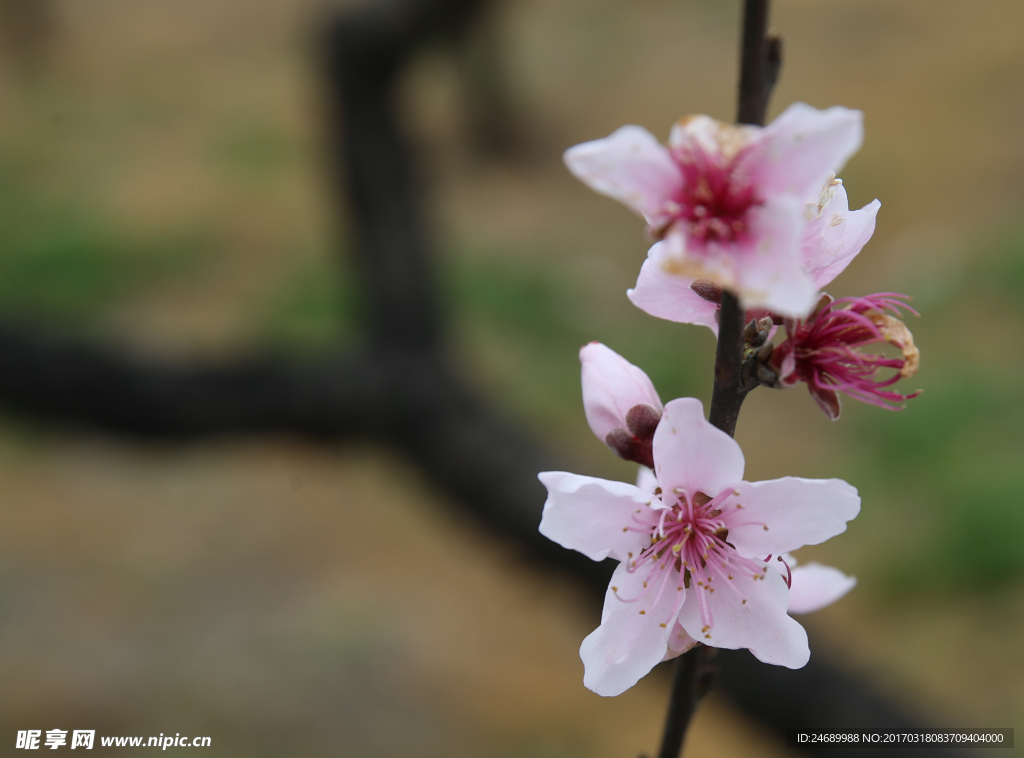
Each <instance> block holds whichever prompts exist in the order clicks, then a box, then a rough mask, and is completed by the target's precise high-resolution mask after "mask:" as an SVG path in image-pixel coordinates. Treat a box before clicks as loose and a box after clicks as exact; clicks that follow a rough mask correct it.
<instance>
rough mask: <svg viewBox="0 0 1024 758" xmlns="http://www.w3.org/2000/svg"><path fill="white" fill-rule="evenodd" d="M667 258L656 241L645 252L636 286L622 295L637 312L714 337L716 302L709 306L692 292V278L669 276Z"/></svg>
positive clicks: (677, 275)
mask: <svg viewBox="0 0 1024 758" xmlns="http://www.w3.org/2000/svg"><path fill="white" fill-rule="evenodd" d="M668 258H669V253H668V249H667V245H666V243H665V242H658V243H657V244H655V245H654V247H652V248H651V249H650V251H649V252H648V253H647V260H646V261H644V265H643V267H642V268H641V269H640V276H639V277H638V278H637V280H636V287H634V288H633V289H631V290H627V292H626V296H627V297H628V298H629V299H630V301H631V302H632V303H633V305H635V306H636V307H637V308H639V309H640V310H642V311H644V312H645V313H649V314H650V315H652V316H655V317H657V318H663V319H667V320H669V321H675V322H677V323H681V324H700V325H702V326H706V327H708V328H710V329H711V331H713V332H714V333H715V334H718V322H717V321H716V320H715V313H716V312H717V311H718V305H717V304H716V303H710V302H708V301H707V300H705V299H704V298H702V297H701V296H700V295H698V294H697V293H696V292H694V291H693V290H692V289H690V284H692V283H693V277H689V276H684V275H682V274H671V273H669V272H668V271H667V270H666V262H667V259H668Z"/></svg>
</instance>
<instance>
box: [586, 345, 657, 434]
mask: <svg viewBox="0 0 1024 758" xmlns="http://www.w3.org/2000/svg"><path fill="white" fill-rule="evenodd" d="M580 363H581V364H582V379H583V409H584V411H585V412H586V414H587V423H589V424H590V428H591V430H592V431H593V432H594V434H595V435H597V438H598V439H599V440H601V442H604V441H605V438H606V437H607V436H608V432H610V431H612V430H613V429H625V428H626V414H627V413H628V412H629V409H630V408H632V407H633V406H635V405H649V406H651V407H652V408H654V409H655V410H656V411H660V410H661V398H659V397H658V392H657V390H655V389H654V384H652V383H651V380H650V379H649V378H648V376H647V374H645V373H644V372H643V371H642V370H641V369H639V368H637V367H636V366H634V365H633V364H632V363H630V362H629V361H627V360H626V359H625V358H623V357H622V356H621V355H619V354H618V353H616V352H615V351H614V350H612V349H611V348H608V347H606V346H605V345H602V344H601V343H600V342H591V343H590V344H589V345H584V346H583V347H582V348H581V349H580Z"/></svg>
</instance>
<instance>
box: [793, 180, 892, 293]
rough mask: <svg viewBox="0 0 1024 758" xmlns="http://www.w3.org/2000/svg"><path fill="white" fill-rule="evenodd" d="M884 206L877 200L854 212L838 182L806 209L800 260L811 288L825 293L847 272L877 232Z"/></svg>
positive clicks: (830, 184) (829, 183)
mask: <svg viewBox="0 0 1024 758" xmlns="http://www.w3.org/2000/svg"><path fill="white" fill-rule="evenodd" d="M880 207H881V203H879V202H878V201H877V200H875V201H874V202H872V203H869V204H868V205H865V206H864V207H863V208H861V209H860V210H858V211H851V210H850V209H849V204H848V201H847V197H846V190H845V189H844V188H843V185H842V184H841V183H838V181H835V180H833V181H830V182H828V183H827V184H826V185H825V189H824V190H823V191H822V194H821V197H820V198H818V199H816V200H814V201H813V202H810V203H808V204H807V205H806V206H805V213H804V215H805V218H807V224H806V225H805V226H804V231H803V239H802V241H801V247H800V259H801V264H802V265H803V268H804V270H805V271H806V272H807V274H808V275H809V276H810V279H811V284H812V285H813V286H814V287H815V288H816V289H819V290H820V289H822V288H823V287H825V286H827V285H828V284H829V283H830V282H831V281H832V280H833V279H835V278H836V277H837V276H839V274H841V273H842V272H843V269H845V268H846V267H847V266H848V265H850V262H851V261H852V260H853V259H854V258H855V257H856V256H857V254H858V253H859V252H860V251H861V249H862V248H863V247H864V245H866V244H867V242H868V240H869V239H871V235H872V234H873V233H874V231H875V216H876V215H877V214H878V209H879V208H880Z"/></svg>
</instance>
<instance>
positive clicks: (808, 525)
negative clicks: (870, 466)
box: [655, 403, 860, 558]
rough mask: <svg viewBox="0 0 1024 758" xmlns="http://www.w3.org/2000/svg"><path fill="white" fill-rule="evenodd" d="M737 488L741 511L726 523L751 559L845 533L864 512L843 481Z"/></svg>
mask: <svg viewBox="0 0 1024 758" xmlns="http://www.w3.org/2000/svg"><path fill="white" fill-rule="evenodd" d="M669 405H671V403H669ZM655 443H657V437H655ZM655 450H657V448H655ZM735 489H736V491H737V492H739V495H738V497H736V498H735V500H732V501H731V502H732V503H738V504H740V505H742V506H743V507H742V508H735V509H732V510H729V511H727V512H726V513H725V514H723V516H722V520H723V521H725V523H726V525H727V526H728V528H729V542H731V543H732V544H733V545H735V546H736V550H737V551H738V552H739V554H740V555H742V556H745V557H747V558H756V557H758V556H762V555H767V554H769V553H773V554H776V555H778V554H781V553H786V552H789V551H790V550H796V549H797V548H799V547H803V546H804V545H817V544H818V543H820V542H824V541H825V540H827V539H829V538H830V537H835V536H836V535H837V534H841V533H842V532H844V531H846V522H847V521H849V520H850V519H852V518H853V517H854V516H856V515H857V514H858V513H859V512H860V497H859V496H858V495H857V489H856V488H855V487H852V486H850V485H849V484H847V483H846V482H844V481H842V480H841V479H801V478H799V477H795V476H787V477H784V478H782V479H772V480H770V481H767V482H740V483H739V484H737V485H735Z"/></svg>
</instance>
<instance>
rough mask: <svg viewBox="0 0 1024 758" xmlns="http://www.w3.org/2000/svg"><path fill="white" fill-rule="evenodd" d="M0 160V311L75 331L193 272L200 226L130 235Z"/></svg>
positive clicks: (202, 240)
mask: <svg viewBox="0 0 1024 758" xmlns="http://www.w3.org/2000/svg"><path fill="white" fill-rule="evenodd" d="M25 176H26V174H25V173H24V172H21V171H18V169H17V166H15V165H12V164H11V163H10V162H9V161H7V162H5V161H0V312H3V313H6V314H8V315H16V316H18V317H26V318H32V319H35V320H43V321H50V322H56V323H60V324H61V325H63V326H65V327H70V328H78V327H81V326H84V325H86V324H88V323H89V322H90V320H92V319H93V318H94V317H95V316H96V315H98V314H99V313H100V312H102V310H103V309H104V308H106V307H107V306H109V305H111V304H112V303H114V302H116V301H117V300H118V298H121V297H124V296H126V295H129V294H132V293H134V292H136V291H137V290H138V289H139V288H140V287H143V286H145V285H148V284H152V283H155V282H158V281H163V280H166V279H167V278H170V277H176V276H179V275H181V274H182V273H184V272H191V271H194V270H195V269H196V268H197V267H198V265H199V264H200V262H201V260H202V253H203V252H205V251H206V250H207V248H208V247H209V238H208V235H207V234H205V233H203V232H202V231H200V230H173V231H171V232H164V233H162V234H159V235H147V236H141V235H138V234H131V233H127V232H125V231H124V230H122V229H119V228H117V227H116V226H115V225H114V224H112V223H110V222H109V221H107V220H105V219H104V218H103V217H102V215H101V214H99V213H97V212H95V211H91V210H89V209H87V208H84V207H82V205H81V204H80V203H70V202H66V201H65V200H64V199H63V198H61V197H60V196H59V195H55V194H54V193H51V192H46V191H43V190H41V189H40V188H38V187H35V186H33V185H32V184H31V183H30V182H28V181H26V180H25Z"/></svg>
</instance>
